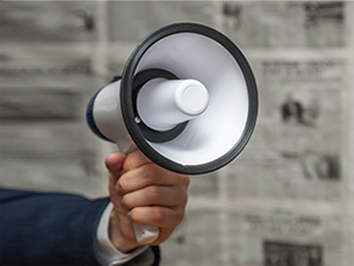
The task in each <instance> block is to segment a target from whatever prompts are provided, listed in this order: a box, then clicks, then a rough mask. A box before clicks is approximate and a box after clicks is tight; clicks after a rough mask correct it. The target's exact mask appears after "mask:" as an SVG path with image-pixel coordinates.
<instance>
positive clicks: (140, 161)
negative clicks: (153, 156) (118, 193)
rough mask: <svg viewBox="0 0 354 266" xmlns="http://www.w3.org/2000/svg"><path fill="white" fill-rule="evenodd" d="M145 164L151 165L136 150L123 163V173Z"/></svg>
mask: <svg viewBox="0 0 354 266" xmlns="http://www.w3.org/2000/svg"><path fill="white" fill-rule="evenodd" d="M147 163H151V161H150V160H149V159H148V158H146V157H145V155H144V154H143V153H142V152H141V151H139V150H136V151H133V152H132V153H131V154H129V155H128V157H127V158H126V160H125V162H124V165H123V169H124V171H125V172H128V171H130V170H132V169H135V168H138V167H140V166H142V165H144V164H147Z"/></svg>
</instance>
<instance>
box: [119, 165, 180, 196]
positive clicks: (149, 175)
mask: <svg viewBox="0 0 354 266" xmlns="http://www.w3.org/2000/svg"><path fill="white" fill-rule="evenodd" d="M179 182H180V179H179V177H178V175H177V174H175V173H172V172H169V171H167V170H165V169H163V168H161V167H159V166H157V165H156V164H152V163H148V164H145V165H143V166H141V167H139V168H137V169H133V170H130V171H129V172H127V173H125V174H124V175H123V176H122V177H121V178H120V179H119V180H118V189H119V190H120V191H119V193H121V194H125V193H129V192H131V191H135V190H138V189H142V188H144V187H147V186H150V185H160V186H174V185H176V184H178V183H179Z"/></svg>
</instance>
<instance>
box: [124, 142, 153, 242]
mask: <svg viewBox="0 0 354 266" xmlns="http://www.w3.org/2000/svg"><path fill="white" fill-rule="evenodd" d="M117 145H118V148H119V150H121V151H122V152H123V153H125V154H129V153H131V152H133V151H135V150H136V149H137V147H136V146H135V145H134V143H133V142H132V141H129V140H128V141H124V143H123V141H121V142H117ZM133 226H134V231H135V237H136V240H137V241H138V242H139V244H141V245H146V244H150V243H152V242H154V241H155V240H156V239H157V238H158V236H159V228H158V227H156V226H151V225H141V224H135V223H133Z"/></svg>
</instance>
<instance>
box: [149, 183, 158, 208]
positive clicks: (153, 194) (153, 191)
mask: <svg viewBox="0 0 354 266" xmlns="http://www.w3.org/2000/svg"><path fill="white" fill-rule="evenodd" d="M146 193H147V194H146V197H147V201H148V202H150V203H151V204H157V203H158V202H159V200H160V190H159V188H158V187H156V186H150V187H147V188H146Z"/></svg>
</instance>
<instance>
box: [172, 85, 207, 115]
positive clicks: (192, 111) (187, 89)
mask: <svg viewBox="0 0 354 266" xmlns="http://www.w3.org/2000/svg"><path fill="white" fill-rule="evenodd" d="M175 102H176V105H177V106H178V108H179V109H180V110H181V111H182V112H183V113H184V114H186V115H188V116H192V117H194V116H198V115H201V114H202V113H203V112H204V111H205V110H206V108H207V107H208V104H209V93H208V90H207V89H206V88H205V86H204V85H203V84H202V83H201V82H199V81H197V80H185V81H182V82H181V84H180V85H179V88H178V89H177V90H176V95H175Z"/></svg>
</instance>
